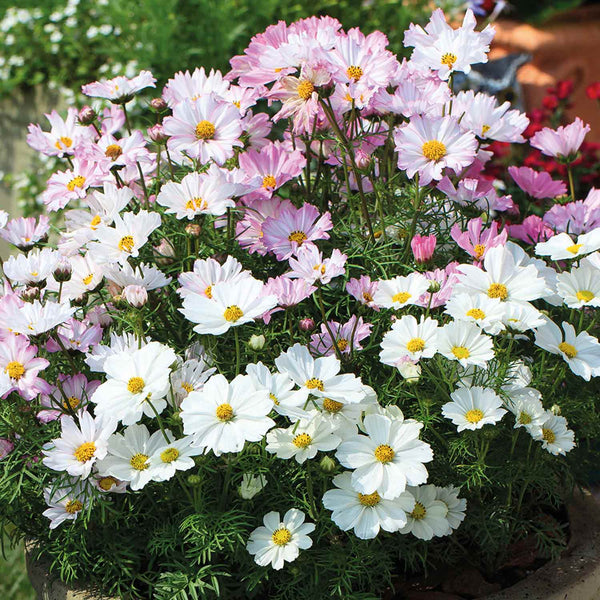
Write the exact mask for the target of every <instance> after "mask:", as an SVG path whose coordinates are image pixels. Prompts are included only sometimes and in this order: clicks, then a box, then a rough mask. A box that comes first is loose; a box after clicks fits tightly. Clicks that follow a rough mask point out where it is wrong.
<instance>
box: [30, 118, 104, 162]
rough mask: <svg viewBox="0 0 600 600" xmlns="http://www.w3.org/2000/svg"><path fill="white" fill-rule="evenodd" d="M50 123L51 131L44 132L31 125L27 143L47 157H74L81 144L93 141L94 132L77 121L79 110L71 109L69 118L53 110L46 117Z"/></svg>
mask: <svg viewBox="0 0 600 600" xmlns="http://www.w3.org/2000/svg"><path fill="white" fill-rule="evenodd" d="M46 118H47V119H48V121H49V123H50V127H51V128H50V131H49V132H47V131H42V128H41V127H40V126H39V125H34V124H33V123H30V124H29V127H28V130H29V135H28V136H27V143H28V144H29V145H30V146H31V147H32V148H33V149H34V150H37V151H38V152H41V153H42V154H45V155H46V156H58V157H61V158H62V157H63V156H65V155H72V154H73V153H74V152H75V148H77V147H78V146H79V145H80V144H81V142H83V141H85V140H91V139H93V137H94V131H93V129H92V128H91V127H82V126H81V125H79V123H78V121H77V110H76V109H75V108H69V109H68V111H67V118H66V119H64V120H63V118H62V117H61V116H60V115H59V114H58V112H57V111H55V110H53V111H52V112H51V113H50V114H47V115H46Z"/></svg>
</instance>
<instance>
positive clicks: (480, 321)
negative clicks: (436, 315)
mask: <svg viewBox="0 0 600 600" xmlns="http://www.w3.org/2000/svg"><path fill="white" fill-rule="evenodd" d="M444 312H445V313H447V314H449V315H450V316H451V317H452V318H453V319H454V320H456V321H470V322H471V323H475V325H477V326H479V327H481V329H483V331H485V332H486V333H489V334H490V335H496V334H498V333H500V331H502V330H503V329H504V325H503V323H502V319H503V317H504V314H505V312H506V305H505V303H503V302H502V300H500V298H490V297H489V296H488V295H487V294H455V295H453V296H452V297H451V298H450V300H448V302H446V310H445V311H444Z"/></svg>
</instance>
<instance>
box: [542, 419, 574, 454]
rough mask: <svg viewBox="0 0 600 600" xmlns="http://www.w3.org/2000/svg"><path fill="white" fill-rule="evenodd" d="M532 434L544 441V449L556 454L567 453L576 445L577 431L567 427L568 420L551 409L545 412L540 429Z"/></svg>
mask: <svg viewBox="0 0 600 600" xmlns="http://www.w3.org/2000/svg"><path fill="white" fill-rule="evenodd" d="M531 435H532V437H533V438H534V439H536V440H538V441H540V442H542V448H544V450H548V452H550V454H554V455H555V456H558V455H559V454H566V453H567V452H570V451H571V450H573V448H574V447H575V433H574V432H573V431H571V430H570V429H569V428H568V427H567V420H566V419H565V418H564V417H561V416H558V415H555V414H553V413H551V412H550V411H546V412H545V414H544V420H543V422H542V424H541V426H540V430H539V431H538V432H537V433H534V432H532V433H531Z"/></svg>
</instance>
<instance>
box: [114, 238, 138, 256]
mask: <svg viewBox="0 0 600 600" xmlns="http://www.w3.org/2000/svg"><path fill="white" fill-rule="evenodd" d="M134 245H135V242H134V241H133V236H132V235H124V236H123V237H122V238H121V239H120V240H119V244H118V247H119V250H121V252H127V253H128V254H131V252H132V250H133V246H134Z"/></svg>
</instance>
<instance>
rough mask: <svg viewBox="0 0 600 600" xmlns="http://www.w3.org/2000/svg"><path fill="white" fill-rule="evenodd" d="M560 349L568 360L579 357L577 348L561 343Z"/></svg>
mask: <svg viewBox="0 0 600 600" xmlns="http://www.w3.org/2000/svg"><path fill="white" fill-rule="evenodd" d="M558 349H559V350H560V351H561V352H562V353H563V354H565V355H566V356H567V357H568V358H575V357H576V356H577V349H576V348H575V346H573V345H571V344H569V343H567V342H561V343H560V344H559V345H558Z"/></svg>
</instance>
